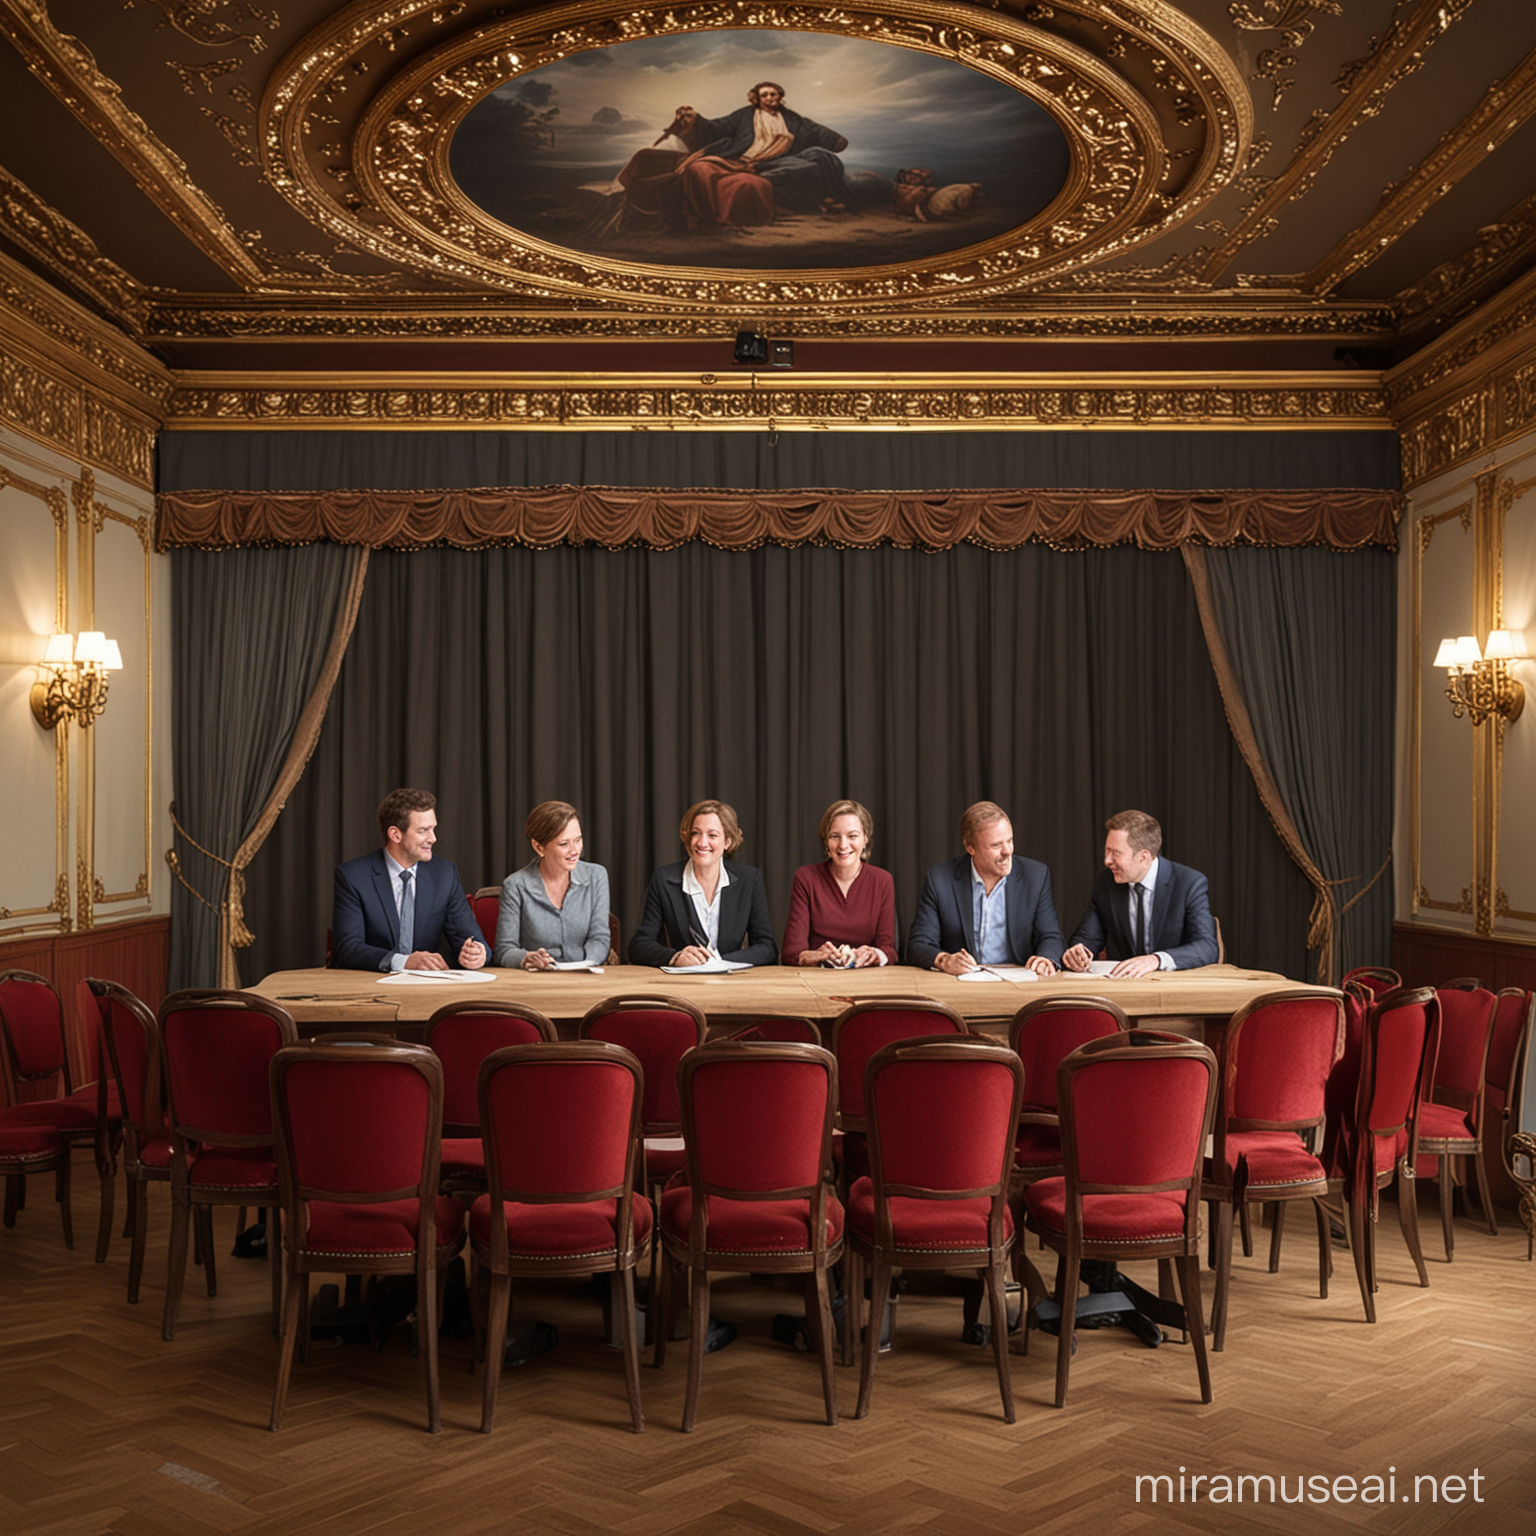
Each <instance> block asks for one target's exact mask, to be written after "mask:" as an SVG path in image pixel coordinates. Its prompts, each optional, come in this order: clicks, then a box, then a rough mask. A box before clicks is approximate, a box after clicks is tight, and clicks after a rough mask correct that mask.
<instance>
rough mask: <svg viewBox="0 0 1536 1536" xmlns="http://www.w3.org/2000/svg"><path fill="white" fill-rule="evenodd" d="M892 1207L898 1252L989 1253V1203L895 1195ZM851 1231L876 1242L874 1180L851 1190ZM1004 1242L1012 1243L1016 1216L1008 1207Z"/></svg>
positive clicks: (978, 1200) (1004, 1213)
mask: <svg viewBox="0 0 1536 1536" xmlns="http://www.w3.org/2000/svg"><path fill="white" fill-rule="evenodd" d="M890 1206H891V1232H892V1236H893V1237H894V1238H895V1240H896V1247H897V1248H898V1249H900V1248H912V1249H924V1248H932V1249H938V1248H944V1249H971V1250H979V1251H981V1252H985V1251H986V1247H987V1217H988V1214H989V1213H990V1211H991V1208H992V1202H991V1201H990V1200H986V1199H977V1200H919V1199H917V1198H915V1197H914V1196H912V1195H893V1196H892V1197H891V1201H890ZM848 1230H849V1232H850V1233H852V1234H853V1235H854V1236H855V1237H858V1238H861V1239H863V1241H865V1242H868V1243H872V1242H874V1241H875V1237H876V1232H877V1228H876V1226H875V1186H874V1182H873V1180H871V1179H860V1180H859V1181H858V1183H856V1184H855V1185H854V1186H853V1188H852V1189H850V1190H849V1191H848ZM1003 1241H1004V1242H1005V1243H1011V1242H1012V1241H1013V1215H1012V1213H1011V1212H1010V1211H1009V1210H1008V1209H1007V1208H1006V1207H1004V1210H1003Z"/></svg>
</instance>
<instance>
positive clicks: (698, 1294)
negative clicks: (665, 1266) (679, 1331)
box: [683, 1264, 709, 1435]
mask: <svg viewBox="0 0 1536 1536" xmlns="http://www.w3.org/2000/svg"><path fill="white" fill-rule="evenodd" d="M708 1335H709V1271H708V1270H707V1269H705V1267H704V1266H703V1265H702V1264H700V1265H699V1266H697V1268H695V1267H694V1266H693V1265H691V1264H690V1265H689V1267H688V1387H687V1392H686V1394H685V1396H684V1398H683V1433H684V1434H685V1435H690V1434H692V1433H693V1418H694V1414H695V1413H696V1412H697V1411H698V1407H699V1386H700V1384H701V1383H702V1381H703V1379H704V1345H705V1343H706V1341H707V1339H708Z"/></svg>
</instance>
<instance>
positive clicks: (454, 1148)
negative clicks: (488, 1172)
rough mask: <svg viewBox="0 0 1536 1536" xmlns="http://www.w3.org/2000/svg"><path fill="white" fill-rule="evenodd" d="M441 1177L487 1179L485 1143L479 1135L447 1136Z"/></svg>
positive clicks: (444, 1142) (482, 1180)
mask: <svg viewBox="0 0 1536 1536" xmlns="http://www.w3.org/2000/svg"><path fill="white" fill-rule="evenodd" d="M441 1177H442V1178H444V1179H479V1180H480V1181H481V1182H482V1183H484V1181H485V1143H484V1142H483V1141H481V1140H480V1138H479V1137H478V1136H445V1137H443V1153H442V1165H441Z"/></svg>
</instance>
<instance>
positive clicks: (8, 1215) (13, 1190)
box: [4, 1173, 22, 1227]
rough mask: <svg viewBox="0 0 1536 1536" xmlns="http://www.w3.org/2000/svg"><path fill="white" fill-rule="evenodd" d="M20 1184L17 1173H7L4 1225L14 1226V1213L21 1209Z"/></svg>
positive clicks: (20, 1179) (19, 1176) (19, 1177)
mask: <svg viewBox="0 0 1536 1536" xmlns="http://www.w3.org/2000/svg"><path fill="white" fill-rule="evenodd" d="M21 1183H22V1177H21V1175H20V1174H19V1173H8V1174H6V1176H5V1218H4V1220H5V1225H6V1226H8V1227H14V1226H15V1225H16V1212H17V1211H18V1210H20V1209H21Z"/></svg>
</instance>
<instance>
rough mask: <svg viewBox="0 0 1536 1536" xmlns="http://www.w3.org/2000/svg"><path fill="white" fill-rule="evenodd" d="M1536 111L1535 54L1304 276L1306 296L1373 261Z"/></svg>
mask: <svg viewBox="0 0 1536 1536" xmlns="http://www.w3.org/2000/svg"><path fill="white" fill-rule="evenodd" d="M1533 111H1536V53H1530V54H1527V55H1526V57H1525V58H1524V59H1523V60H1521V62H1520V63H1519V64H1518V65H1517V66H1516V67H1515V68H1514V69H1512V70H1511V71H1510V72H1509V74H1507V75H1506V76H1505V77H1504V78H1503V79H1502V80H1499V81H1496V82H1495V83H1494V84H1492V85H1490V86H1489V87H1488V89H1487V91H1486V92H1485V93H1484V95H1483V99H1482V100H1481V101H1480V102H1478V104H1477V106H1476V107H1474V108H1473V110H1472V111H1471V112H1469V113H1468V114H1467V116H1466V117H1464V118H1463V119H1462V120H1461V121H1460V122H1459V123H1458V124H1457V125H1456V126H1455V127H1454V128H1452V129H1450V130H1449V131H1448V132H1447V133H1445V134H1443V135H1442V136H1441V139H1440V142H1439V143H1438V144H1437V145H1436V146H1435V147H1434V149H1433V150H1431V151H1430V153H1429V154H1428V155H1426V156H1425V157H1424V159H1423V160H1421V161H1420V162H1419V163H1418V165H1417V166H1415V167H1414V169H1413V171H1412V172H1411V173H1410V174H1409V175H1407V176H1405V177H1404V178H1403V179H1402V181H1400V182H1399V183H1398V184H1397V185H1396V186H1395V187H1389V188H1388V189H1387V190H1386V191H1385V192H1384V193H1383V194H1382V198H1381V201H1380V203H1379V204H1378V205H1377V208H1376V211H1375V212H1374V213H1373V214H1372V215H1371V216H1370V218H1368V219H1367V220H1366V221H1365V222H1364V223H1363V224H1360V225H1357V226H1356V227H1355V228H1354V229H1352V230H1351V231H1350V232H1349V234H1348V235H1346V236H1345V238H1344V239H1342V240H1341V241H1340V242H1339V243H1338V244H1337V245H1336V246H1335V247H1334V248H1333V249H1332V250H1331V251H1330V252H1329V253H1328V254H1327V256H1325V257H1324V258H1323V259H1322V261H1320V262H1319V263H1318V264H1317V265H1316V266H1315V267H1313V268H1312V270H1311V271H1310V272H1308V273H1307V275H1306V278H1305V280H1304V282H1303V287H1304V288H1305V289H1306V290H1307V292H1309V293H1327V292H1328V291H1329V290H1331V289H1333V288H1336V287H1338V285H1339V284H1340V283H1342V282H1343V281H1344V280H1345V279H1346V278H1348V277H1349V276H1351V274H1353V273H1355V272H1358V271H1359V270H1360V268H1361V267H1363V266H1365V265H1366V264H1367V263H1369V262H1371V261H1374V260H1375V259H1376V257H1377V256H1379V255H1380V254H1381V252H1382V251H1383V250H1385V249H1386V248H1387V247H1388V246H1389V245H1391V244H1392V243H1393V242H1394V241H1396V240H1398V239H1400V238H1401V237H1402V236H1403V235H1404V234H1405V233H1406V232H1407V231H1408V230H1409V229H1411V228H1412V227H1413V225H1415V224H1416V223H1418V221H1419V220H1420V219H1421V218H1423V216H1424V215H1425V213H1427V212H1428V211H1429V209H1430V207H1431V206H1432V205H1433V204H1434V203H1436V202H1438V201H1439V199H1440V198H1442V197H1444V196H1445V194H1446V193H1447V192H1449V191H1450V190H1451V188H1452V187H1454V186H1455V185H1456V183H1457V182H1458V181H1460V180H1461V179H1462V177H1463V176H1465V175H1467V174H1468V172H1470V171H1473V170H1475V169H1476V168H1477V167H1478V166H1479V165H1481V164H1482V163H1483V161H1484V160H1486V159H1487V158H1488V156H1489V155H1491V154H1492V153H1493V152H1494V151H1495V150H1496V149H1497V148H1498V147H1499V145H1500V144H1501V143H1502V142H1503V141H1504V140H1505V139H1507V138H1508V137H1509V135H1510V134H1512V133H1513V132H1514V131H1515V129H1517V128H1518V127H1519V126H1520V125H1521V124H1522V123H1524V122H1525V121H1526V119H1527V118H1529V117H1530V115H1531V113H1532V112H1533Z"/></svg>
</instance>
